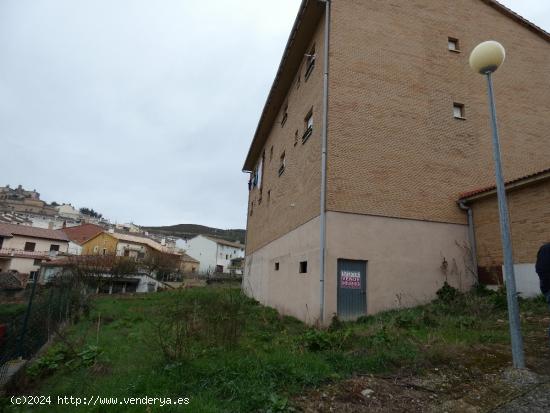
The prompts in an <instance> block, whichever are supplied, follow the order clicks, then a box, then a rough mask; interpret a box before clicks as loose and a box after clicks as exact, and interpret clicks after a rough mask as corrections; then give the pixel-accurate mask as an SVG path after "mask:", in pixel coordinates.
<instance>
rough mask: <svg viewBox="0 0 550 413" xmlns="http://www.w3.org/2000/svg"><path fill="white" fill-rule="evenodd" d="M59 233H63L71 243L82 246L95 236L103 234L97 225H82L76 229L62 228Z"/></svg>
mask: <svg viewBox="0 0 550 413" xmlns="http://www.w3.org/2000/svg"><path fill="white" fill-rule="evenodd" d="M61 231H63V232H64V233H65V234H66V235H67V237H69V239H70V240H71V241H73V242H75V243H77V244H79V245H82V244H84V243H85V242H86V241H88V240H90V239H92V238H93V237H95V236H96V235H97V234H99V233H101V232H103V228H102V227H100V226H99V225H94V224H83V225H79V226H77V227H69V228H63V229H62V230H61Z"/></svg>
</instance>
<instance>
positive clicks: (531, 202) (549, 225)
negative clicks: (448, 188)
mask: <svg viewBox="0 0 550 413" xmlns="http://www.w3.org/2000/svg"><path fill="white" fill-rule="evenodd" d="M472 208H473V213H474V228H475V235H476V243H477V253H478V254H477V255H478V265H479V266H480V267H481V268H482V269H484V268H492V267H497V266H498V267H500V266H501V265H502V264H503V258H502V243H501V239H500V227H499V214H498V205H497V200H496V195H495V194H492V195H489V196H487V197H485V198H481V199H478V200H475V201H472ZM508 208H509V212H510V226H511V232H512V247H513V250H514V264H530V263H534V262H535V261H536V259H537V252H538V249H539V248H540V247H541V245H542V244H544V243H547V242H550V179H546V180H544V181H541V182H536V183H532V184H530V185H528V186H525V187H521V188H517V189H514V190H511V191H509V192H508Z"/></svg>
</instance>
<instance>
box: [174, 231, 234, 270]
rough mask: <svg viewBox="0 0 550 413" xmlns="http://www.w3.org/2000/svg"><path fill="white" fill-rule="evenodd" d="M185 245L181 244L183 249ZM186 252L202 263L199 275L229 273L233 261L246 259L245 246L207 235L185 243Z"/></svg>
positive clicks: (198, 236)
mask: <svg viewBox="0 0 550 413" xmlns="http://www.w3.org/2000/svg"><path fill="white" fill-rule="evenodd" d="M183 244H184V243H181V242H180V244H179V245H181V246H182V247H183V246H184V245H183ZM179 245H178V246H179ZM185 252H186V253H187V254H188V255H190V256H191V257H193V258H195V259H196V260H198V261H200V265H199V273H202V274H211V273H213V272H228V267H229V266H230V265H231V260H232V259H235V258H243V257H244V245H243V244H241V243H239V242H231V241H226V240H223V239H220V238H214V237H210V236H206V235H197V236H196V237H194V238H191V239H189V240H187V242H185Z"/></svg>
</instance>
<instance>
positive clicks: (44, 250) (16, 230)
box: [0, 224, 69, 279]
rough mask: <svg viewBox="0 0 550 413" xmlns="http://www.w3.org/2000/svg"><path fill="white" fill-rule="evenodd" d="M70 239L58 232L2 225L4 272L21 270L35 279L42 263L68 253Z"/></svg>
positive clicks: (1, 269)
mask: <svg viewBox="0 0 550 413" xmlns="http://www.w3.org/2000/svg"><path fill="white" fill-rule="evenodd" d="M68 247H69V238H68V237H67V235H65V233H63V232H62V231H58V230H51V229H43V228H34V227H29V226H26V225H15V224H0V272H7V271H10V270H11V271H17V272H18V273H20V274H22V275H28V276H29V278H31V279H32V278H33V277H34V276H35V275H36V274H37V273H38V270H39V269H40V265H41V264H42V261H45V260H48V259H50V258H51V257H52V256H56V255H57V254H58V253H66V252H67V249H68Z"/></svg>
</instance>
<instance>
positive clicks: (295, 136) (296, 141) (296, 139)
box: [294, 129, 300, 146]
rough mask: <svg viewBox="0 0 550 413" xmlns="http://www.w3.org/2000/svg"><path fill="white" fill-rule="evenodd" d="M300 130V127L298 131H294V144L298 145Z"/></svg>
mask: <svg viewBox="0 0 550 413" xmlns="http://www.w3.org/2000/svg"><path fill="white" fill-rule="evenodd" d="M299 134H300V132H299V131H298V129H296V132H294V146H296V145H298V136H299Z"/></svg>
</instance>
